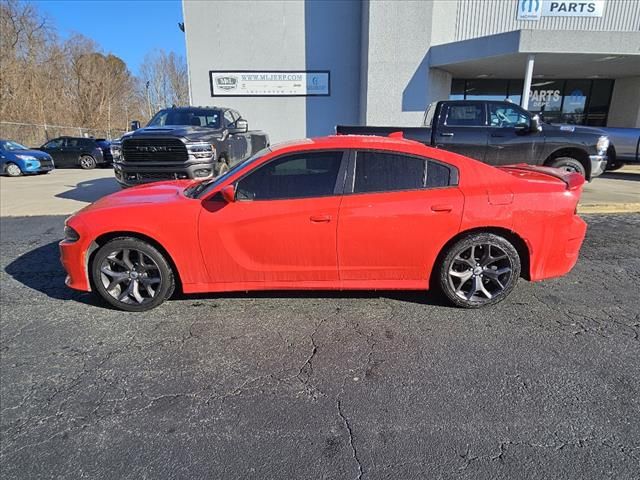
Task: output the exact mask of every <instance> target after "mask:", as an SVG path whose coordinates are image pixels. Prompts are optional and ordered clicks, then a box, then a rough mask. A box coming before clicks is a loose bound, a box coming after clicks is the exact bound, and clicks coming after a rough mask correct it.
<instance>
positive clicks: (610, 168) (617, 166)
mask: <svg viewBox="0 0 640 480" xmlns="http://www.w3.org/2000/svg"><path fill="white" fill-rule="evenodd" d="M622 167H624V163H619V162H615V163H608V164H607V168H605V171H606V172H615V171H616V170H620V169H621V168H622Z"/></svg>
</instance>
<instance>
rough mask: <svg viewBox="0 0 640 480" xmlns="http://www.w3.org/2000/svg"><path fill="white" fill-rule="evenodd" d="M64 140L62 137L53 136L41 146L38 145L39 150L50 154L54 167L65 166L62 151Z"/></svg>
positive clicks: (65, 162) (63, 152)
mask: <svg viewBox="0 0 640 480" xmlns="http://www.w3.org/2000/svg"><path fill="white" fill-rule="evenodd" d="M64 140H65V139H64V138H54V139H53V140H50V141H48V142H47V143H45V144H44V145H43V146H42V147H40V150H42V151H43V152H47V153H48V154H49V155H51V158H53V161H54V162H55V165H56V167H65V166H67V161H66V157H65V151H64Z"/></svg>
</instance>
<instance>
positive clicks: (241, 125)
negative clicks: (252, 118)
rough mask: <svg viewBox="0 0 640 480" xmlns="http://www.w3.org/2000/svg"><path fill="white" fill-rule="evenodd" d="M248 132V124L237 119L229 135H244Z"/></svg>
mask: <svg viewBox="0 0 640 480" xmlns="http://www.w3.org/2000/svg"><path fill="white" fill-rule="evenodd" d="M248 131H249V122H247V121H246V120H244V119H242V118H239V119H238V120H236V126H235V127H234V128H231V129H230V132H231V133H246V132H248Z"/></svg>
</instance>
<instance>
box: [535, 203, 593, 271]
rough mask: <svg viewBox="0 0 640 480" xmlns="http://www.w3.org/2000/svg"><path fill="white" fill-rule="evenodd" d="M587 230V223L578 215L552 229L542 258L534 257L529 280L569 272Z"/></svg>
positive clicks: (577, 255)
mask: <svg viewBox="0 0 640 480" xmlns="http://www.w3.org/2000/svg"><path fill="white" fill-rule="evenodd" d="M586 232H587V224H586V223H585V221H584V220H582V218H580V217H579V216H578V215H573V216H572V217H571V220H569V221H568V222H566V223H565V224H564V225H557V226H556V228H554V229H553V236H552V237H551V238H549V242H548V243H547V248H546V249H544V250H543V252H544V251H546V253H545V254H543V255H542V258H538V259H536V261H535V262H534V265H532V266H533V267H534V268H533V269H532V272H531V280H533V281H538V280H544V279H547V278H555V277H560V276H562V275H566V274H567V273H569V272H570V271H571V270H572V269H573V267H574V266H575V264H576V262H577V261H578V257H579V255H580V248H581V247H582V242H583V241H584V237H585V235H586Z"/></svg>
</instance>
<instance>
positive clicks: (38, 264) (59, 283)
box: [4, 242, 104, 306]
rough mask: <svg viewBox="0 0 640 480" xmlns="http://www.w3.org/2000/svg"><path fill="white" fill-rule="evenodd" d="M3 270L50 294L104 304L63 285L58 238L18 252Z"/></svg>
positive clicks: (63, 272) (20, 281)
mask: <svg viewBox="0 0 640 480" xmlns="http://www.w3.org/2000/svg"><path fill="white" fill-rule="evenodd" d="M4 271H5V272H7V274H9V276H11V278H13V279H14V280H16V281H17V282H19V283H21V284H22V285H25V286H26V287H29V288H31V289H33V290H36V291H38V292H41V293H44V294H45V295H47V296H48V297H50V298H55V299H56V300H75V301H78V302H80V303H84V304H87V305H96V306H104V305H103V304H102V303H101V302H100V300H99V299H98V298H96V297H95V296H93V295H89V294H87V293H84V292H78V291H76V290H72V289H70V288H69V287H67V286H66V285H65V283H64V280H65V277H66V273H65V271H64V268H62V264H61V263H60V251H59V250H58V242H51V243H47V244H46V245H42V246H39V247H37V248H35V249H33V250H30V251H28V252H27V253H24V254H23V255H20V256H19V257H18V258H16V259H15V260H13V261H12V262H11V263H9V264H8V265H7V266H6V267H5V269H4Z"/></svg>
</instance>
